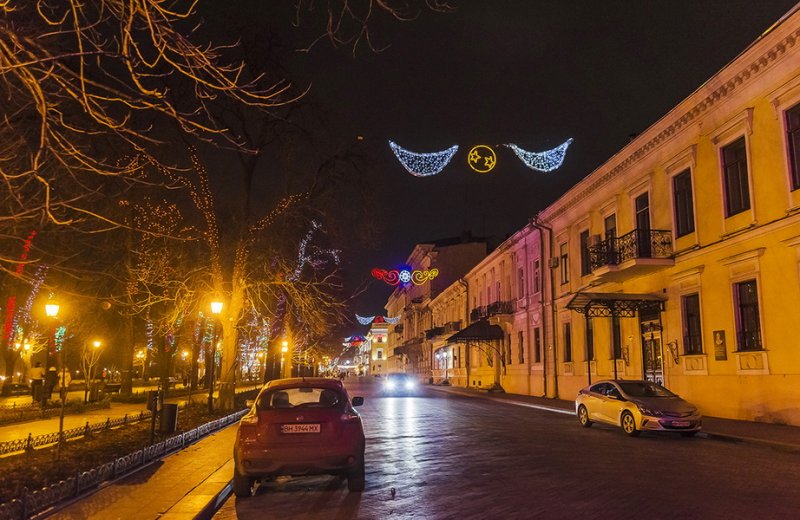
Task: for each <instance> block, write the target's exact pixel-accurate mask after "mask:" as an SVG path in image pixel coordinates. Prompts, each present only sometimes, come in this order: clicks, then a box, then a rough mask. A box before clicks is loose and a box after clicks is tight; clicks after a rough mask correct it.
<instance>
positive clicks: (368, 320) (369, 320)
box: [356, 314, 375, 325]
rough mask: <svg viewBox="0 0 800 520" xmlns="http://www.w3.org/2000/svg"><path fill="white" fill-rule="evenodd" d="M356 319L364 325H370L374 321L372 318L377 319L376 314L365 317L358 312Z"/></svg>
mask: <svg viewBox="0 0 800 520" xmlns="http://www.w3.org/2000/svg"><path fill="white" fill-rule="evenodd" d="M356 319H357V320H358V322H359V323H360V324H362V325H369V324H370V323H372V320H374V319H375V316H367V317H364V316H359V315H358V314H356Z"/></svg>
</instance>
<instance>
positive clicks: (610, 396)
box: [575, 379, 703, 437]
mask: <svg viewBox="0 0 800 520" xmlns="http://www.w3.org/2000/svg"><path fill="white" fill-rule="evenodd" d="M575 413H576V414H577V416H578V421H579V422H580V423H581V425H582V426H584V427H585V428H588V427H590V426H591V425H592V423H593V422H595V421H596V422H602V423H606V424H611V425H614V426H620V427H621V428H622V431H624V432H625V433H626V434H628V435H630V436H632V437H635V436H637V435H639V433H641V432H642V431H643V430H645V431H669V432H679V433H680V434H681V435H684V436H686V437H690V436H692V435H694V434H695V433H697V432H698V431H700V428H701V427H702V423H703V418H702V416H701V415H700V412H698V410H697V407H696V406H694V405H693V404H691V403H688V402H686V401H684V400H683V399H681V398H680V397H678V396H677V395H675V394H673V393H672V392H670V391H669V390H667V389H666V388H664V387H663V386H661V385H659V384H657V383H653V382H650V381H627V380H620V379H616V380H608V381H598V382H597V383H594V384H593V385H590V386H587V387H586V388H583V389H582V390H581V391H580V392H579V393H578V396H577V397H576V398H575Z"/></svg>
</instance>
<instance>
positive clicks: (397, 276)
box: [372, 268, 439, 285]
mask: <svg viewBox="0 0 800 520" xmlns="http://www.w3.org/2000/svg"><path fill="white" fill-rule="evenodd" d="M438 274H439V270H438V269H430V270H427V271H420V270H418V269H415V270H414V271H412V270H410V269H392V270H391V271H388V270H386V269H378V268H375V269H373V270H372V276H373V277H374V278H377V279H378V280H383V281H384V282H386V283H387V284H389V285H399V284H401V283H402V284H403V285H407V284H409V283H413V284H414V285H422V284H424V283H425V282H429V281H431V280H433V279H434V278H436V276H437V275H438Z"/></svg>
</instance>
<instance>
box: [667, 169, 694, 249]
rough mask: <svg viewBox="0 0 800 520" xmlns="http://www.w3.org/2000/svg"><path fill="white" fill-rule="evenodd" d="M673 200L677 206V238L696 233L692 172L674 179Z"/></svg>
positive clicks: (681, 174)
mask: <svg viewBox="0 0 800 520" xmlns="http://www.w3.org/2000/svg"><path fill="white" fill-rule="evenodd" d="M672 198H673V203H674V204H675V236H679V237H682V236H684V235H688V234H689V233H692V232H694V206H693V203H692V172H691V171H690V170H688V169H687V170H684V171H682V172H681V173H679V174H678V175H676V176H675V177H673V178H672Z"/></svg>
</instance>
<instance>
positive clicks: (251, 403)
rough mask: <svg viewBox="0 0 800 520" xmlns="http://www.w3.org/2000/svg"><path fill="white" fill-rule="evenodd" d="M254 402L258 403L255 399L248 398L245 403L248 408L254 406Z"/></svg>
mask: <svg viewBox="0 0 800 520" xmlns="http://www.w3.org/2000/svg"><path fill="white" fill-rule="evenodd" d="M254 404H256V401H255V399H248V400H247V401H245V402H244V405H245V406H246V407H248V408H252V407H253V405H254Z"/></svg>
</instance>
